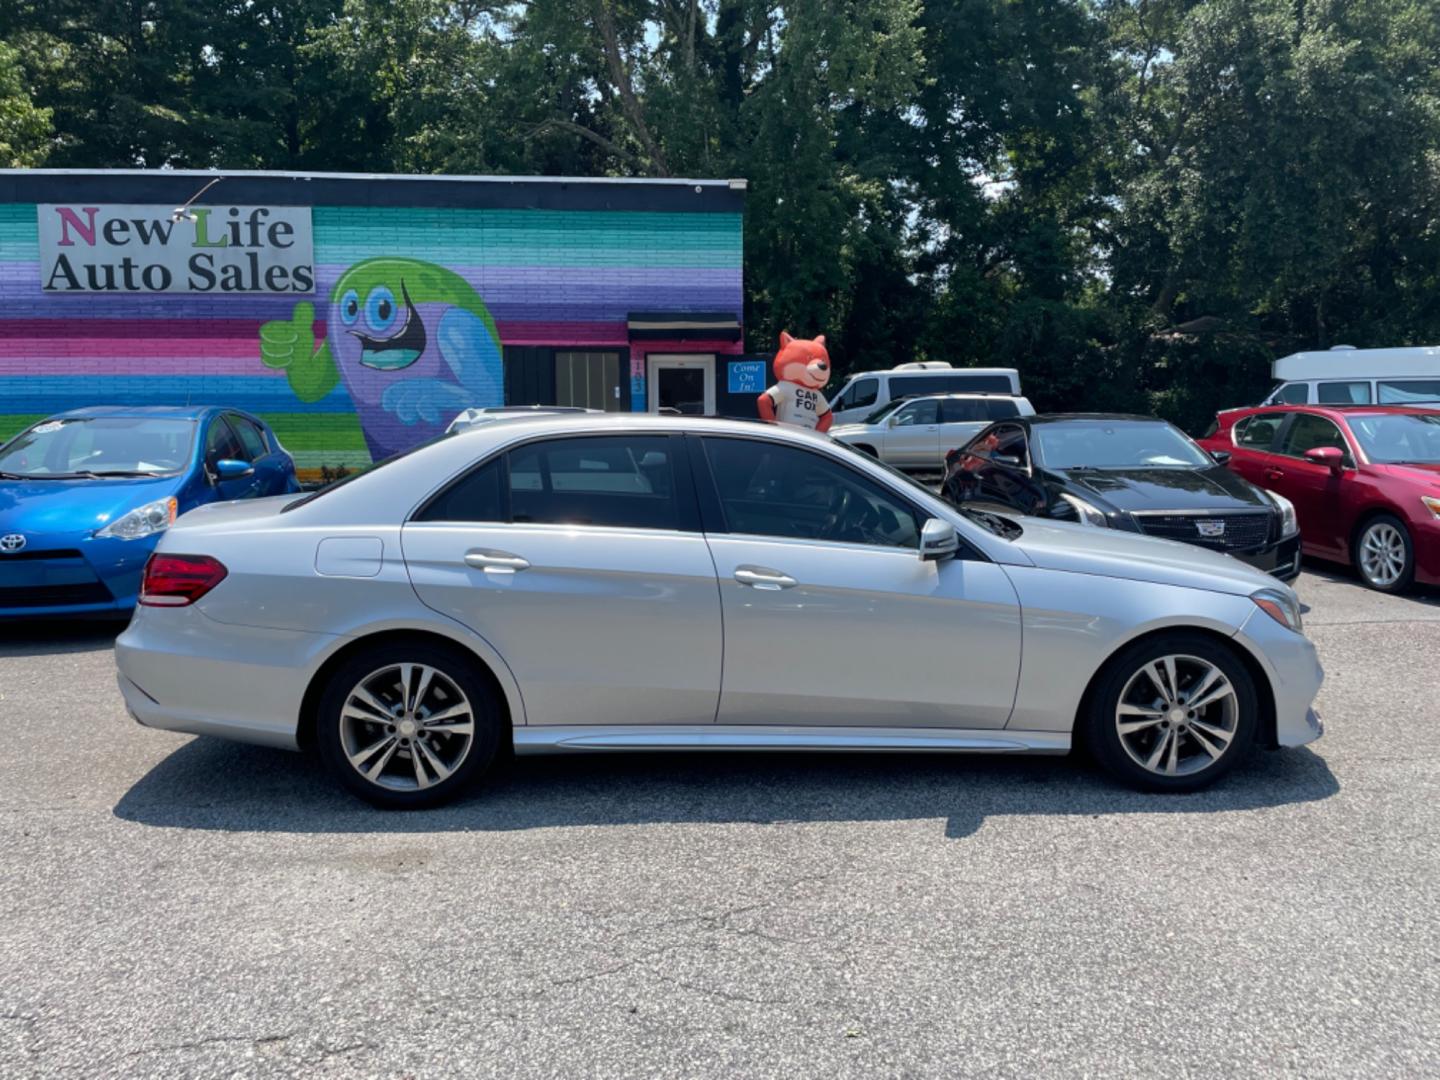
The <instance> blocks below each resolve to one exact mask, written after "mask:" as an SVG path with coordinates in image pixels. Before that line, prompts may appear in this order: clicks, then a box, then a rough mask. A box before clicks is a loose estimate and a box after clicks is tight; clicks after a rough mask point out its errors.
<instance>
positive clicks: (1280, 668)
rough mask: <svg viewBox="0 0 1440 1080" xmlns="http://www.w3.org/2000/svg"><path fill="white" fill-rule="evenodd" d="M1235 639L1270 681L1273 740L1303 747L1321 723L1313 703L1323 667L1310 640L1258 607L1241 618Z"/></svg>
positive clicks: (1315, 736) (1320, 728)
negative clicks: (1273, 718) (1253, 658)
mask: <svg viewBox="0 0 1440 1080" xmlns="http://www.w3.org/2000/svg"><path fill="white" fill-rule="evenodd" d="M1236 639H1237V640H1238V641H1239V642H1240V644H1242V645H1244V646H1245V647H1246V648H1248V649H1249V651H1250V654H1251V655H1252V656H1254V657H1255V659H1256V660H1257V661H1259V663H1260V665H1261V667H1263V668H1264V669H1265V674H1266V676H1267V677H1268V678H1269V680H1270V689H1271V691H1272V693H1273V695H1274V698H1275V741H1276V743H1277V744H1279V745H1280V746H1304V745H1305V744H1306V743H1311V742H1314V741H1315V740H1316V739H1318V738H1320V736H1321V735H1322V734H1324V732H1325V726H1324V724H1323V723H1322V722H1321V720H1320V716H1319V714H1318V713H1317V712H1316V711H1315V709H1314V707H1313V706H1314V702H1315V695H1316V694H1318V693H1319V692H1320V684H1321V683H1323V682H1324V681H1325V669H1324V668H1322V667H1321V666H1320V658H1319V656H1318V655H1317V654H1316V652H1315V646H1314V645H1313V644H1312V643H1311V641H1310V639H1309V638H1307V637H1306V636H1305V635H1304V634H1297V633H1295V632H1294V631H1293V630H1289V629H1287V628H1285V627H1283V626H1281V625H1280V624H1279V623H1277V622H1276V621H1275V620H1274V619H1272V618H1271V617H1270V616H1269V615H1267V614H1265V613H1264V612H1263V611H1261V610H1260V609H1259V608H1256V609H1255V611H1254V613H1253V614H1252V615H1251V616H1250V617H1249V618H1248V619H1246V620H1245V625H1244V626H1242V627H1241V628H1240V631H1239V633H1237V634H1236Z"/></svg>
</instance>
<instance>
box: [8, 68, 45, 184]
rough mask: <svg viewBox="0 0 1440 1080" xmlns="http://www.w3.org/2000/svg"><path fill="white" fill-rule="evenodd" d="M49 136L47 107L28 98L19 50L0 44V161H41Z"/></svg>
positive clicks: (27, 163) (17, 165) (26, 163)
mask: <svg viewBox="0 0 1440 1080" xmlns="http://www.w3.org/2000/svg"><path fill="white" fill-rule="evenodd" d="M51 135H52V129H51V126H50V110H49V109H42V108H37V107H36V105H35V103H34V102H33V101H31V100H30V95H29V94H28V93H27V92H26V90H25V78H24V72H23V70H22V68H21V65H20V54H19V52H18V50H16V49H14V48H12V47H10V46H9V45H4V44H0V161H3V162H4V167H5V168H7V169H18V168H25V167H28V166H34V165H40V164H42V163H43V162H44V160H45V155H46V154H47V153H49V151H50V139H51Z"/></svg>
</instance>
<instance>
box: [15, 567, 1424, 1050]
mask: <svg viewBox="0 0 1440 1080" xmlns="http://www.w3.org/2000/svg"><path fill="white" fill-rule="evenodd" d="M1298 589H1299V592H1300V595H1301V598H1302V600H1304V601H1305V603H1306V604H1307V605H1309V612H1308V614H1307V616H1306V619H1307V629H1308V631H1309V632H1310V634H1311V636H1312V637H1313V638H1314V640H1315V641H1316V643H1317V645H1318V647H1319V649H1320V652H1321V657H1322V660H1323V661H1324V663H1325V666H1326V668H1327V670H1328V673H1329V678H1328V681H1327V683H1326V685H1325V688H1324V690H1323V691H1322V693H1321V696H1320V700H1319V708H1320V710H1321V712H1322V715H1323V716H1324V717H1325V721H1326V724H1327V733H1326V736H1325V738H1324V739H1322V740H1321V741H1320V742H1319V743H1317V744H1316V745H1315V746H1314V747H1313V748H1307V749H1301V750H1291V751H1284V752H1278V753H1263V754H1260V755H1258V756H1257V757H1256V759H1255V760H1254V761H1253V763H1251V764H1249V765H1248V766H1246V767H1244V768H1242V769H1241V770H1239V771H1238V772H1236V773H1235V774H1233V775H1232V776H1231V777H1229V778H1228V779H1227V780H1225V781H1223V782H1222V783H1221V785H1220V786H1218V787H1217V788H1215V789H1213V790H1211V791H1208V792H1204V793H1201V794H1198V795H1192V796H1178V797H1177V796H1161V795H1142V794H1136V793H1133V792H1130V791H1127V790H1123V789H1120V788H1118V787H1116V786H1114V785H1113V784H1112V783H1110V782H1109V781H1107V780H1106V779H1104V778H1103V777H1102V776H1101V775H1100V773H1099V772H1098V771H1096V770H1095V769H1093V768H1088V767H1077V765H1076V764H1074V763H1073V762H1070V761H1067V760H1064V759H1030V760H1015V759H982V758H956V757H919V756H865V757H861V756H840V755H836V756H821V755H786V756H750V757H744V756H718V757H717V756H711V757H699V756H679V757H660V756H644V757H630V758H616V757H584V758H568V759H525V760H522V761H519V762H516V763H514V764H513V765H511V766H509V767H508V768H507V769H506V770H505V771H504V773H503V774H502V775H501V776H500V777H499V778H498V779H497V781H496V783H495V784H493V785H492V786H490V787H489V788H487V789H483V790H480V791H477V792H476V793H475V794H474V795H473V796H472V797H470V798H468V799H466V800H465V801H463V802H461V803H459V804H457V805H454V806H452V807H450V808H447V809H445V810H441V811H434V812H428V813H413V814H397V813H382V812H379V811H375V810H371V809H369V808H368V807H366V806H364V805H362V804H360V803H358V802H356V801H354V800H353V799H351V798H349V797H347V796H346V795H344V794H342V793H341V792H340V791H339V790H337V788H336V787H335V786H334V785H332V784H331V782H330V781H329V780H328V779H327V778H326V777H325V776H324V775H323V774H322V773H321V772H320V770H319V767H318V766H317V765H316V764H315V763H313V762H311V761H310V760H308V759H306V758H304V757H302V756H299V755H294V754H287V753H283V752H276V751H268V750H262V749H255V748H251V747H245V746H237V745H229V744H226V743H222V742H218V741H215V740H210V739H191V738H188V737H184V736H177V735H172V734H167V733H163V732H155V731H147V730H144V729H142V728H139V727H137V726H136V725H135V724H134V723H133V722H131V721H130V720H129V719H128V718H127V717H126V715H125V712H124V709H123V707H122V705H121V701H120V697H119V694H118V692H117V691H116V689H115V685H114V674H113V672H114V664H113V660H112V657H111V648H110V644H111V640H112V636H113V635H106V634H97V633H94V632H90V631H86V630H82V629H74V628H72V629H64V628H59V629H46V630H44V631H43V632H41V633H39V634H38V635H37V632H36V631H35V630H34V629H33V628H32V629H17V628H11V629H10V630H8V631H3V632H0V633H3V636H0V731H3V734H4V738H5V743H4V752H3V754H0V1075H3V1076H5V1077H18V1076H51V1075H78V1076H97V1075H131V1076H144V1077H170V1076H174V1077H192V1076H216V1075H232V1074H239V1075H246V1076H271V1075H273V1076H282V1075H294V1074H297V1073H304V1074H307V1075H316V1076H327V1075H331V1076H361V1075H363V1076H371V1075H373V1076H386V1077H392V1076H393V1077H401V1076H451V1075H477V1076H482V1075H496V1076H531V1075H534V1076H564V1077H574V1076H582V1075H604V1076H652V1075H667V1076H678V1075H686V1076H708V1075H714V1076H736V1075H744V1076H760V1075H786V1076H796V1075H807V1076H819V1075H825V1076H832V1075H855V1076H859V1075H867V1076H869V1075H891V1076H896V1075H906V1076H942V1075H943V1076H955V1075H967V1074H987V1075H994V1074H1001V1075H1012V1076H1026V1077H1033V1076H1060V1075H1066V1076H1069V1075H1077V1074H1108V1075H1124V1074H1132V1075H1133V1074H1148V1075H1193V1074H1211V1075H1214V1074H1227V1075H1260V1074H1264V1075H1274V1074H1278V1073H1290V1074H1297V1075H1305V1076H1356V1075H1410V1076H1416V1075H1423V1074H1429V1075H1435V1074H1436V1073H1440V920H1437V918H1436V912H1437V910H1440V850H1437V849H1440V783H1437V779H1440V770H1437V764H1440V722H1437V721H1440V708H1437V702H1440V663H1437V661H1436V658H1437V657H1440V603H1437V602H1436V599H1435V597H1434V596H1433V595H1431V596H1428V597H1426V596H1422V597H1418V598H1416V597H1411V598H1392V597H1384V596H1379V595H1376V594H1373V593H1369V592H1366V591H1365V590H1363V589H1361V588H1360V587H1359V586H1358V585H1356V584H1355V583H1354V581H1353V579H1350V578H1348V577H1343V576H1334V575H1331V574H1329V573H1326V572H1307V573H1306V574H1305V575H1304V576H1303V577H1302V579H1301V580H1300V581H1299V582H1298ZM834 647H835V662H836V663H844V662H845V658H846V654H847V650H850V649H853V648H860V647H863V646H860V645H858V644H857V643H855V642H843V641H837V642H835V643H834Z"/></svg>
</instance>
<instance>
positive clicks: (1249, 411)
mask: <svg viewBox="0 0 1440 1080" xmlns="http://www.w3.org/2000/svg"><path fill="white" fill-rule="evenodd" d="M1292 412H1312V413H1320V414H1321V415H1322V416H1323V415H1326V414H1333V415H1334V416H1434V415H1435V414H1436V413H1440V405H1437V406H1429V407H1427V406H1424V405H1307V404H1304V403H1296V404H1293V405H1285V404H1280V405H1251V406H1247V407H1242V408H1238V409H1222V410H1221V411H1220V412H1219V413H1218V414H1217V417H1218V418H1223V419H1226V420H1228V421H1229V422H1230V423H1232V424H1233V423H1234V422H1235V421H1236V420H1239V419H1240V418H1241V417H1244V416H1267V415H1270V416H1273V415H1275V414H1281V415H1283V414H1285V413H1292Z"/></svg>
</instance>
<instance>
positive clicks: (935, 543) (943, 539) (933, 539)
mask: <svg viewBox="0 0 1440 1080" xmlns="http://www.w3.org/2000/svg"><path fill="white" fill-rule="evenodd" d="M959 550H960V534H959V533H957V532H956V531H955V526H954V525H951V524H950V523H949V522H948V521H942V520H940V519H939V518H931V519H930V520H929V521H927V522H925V524H924V525H923V526H921V529H920V559H921V561H922V562H938V561H939V560H941V559H953V558H954V557H955V553H956V552H957V551H959Z"/></svg>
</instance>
